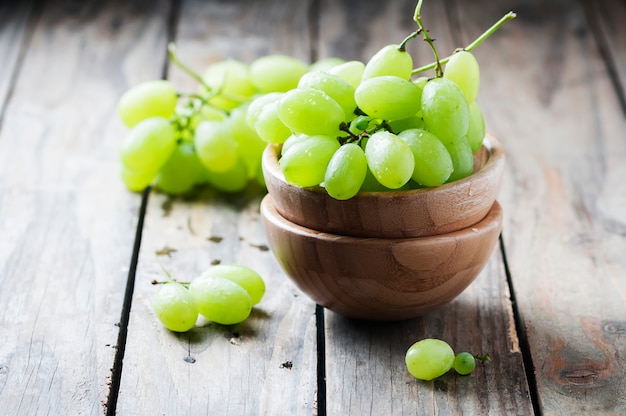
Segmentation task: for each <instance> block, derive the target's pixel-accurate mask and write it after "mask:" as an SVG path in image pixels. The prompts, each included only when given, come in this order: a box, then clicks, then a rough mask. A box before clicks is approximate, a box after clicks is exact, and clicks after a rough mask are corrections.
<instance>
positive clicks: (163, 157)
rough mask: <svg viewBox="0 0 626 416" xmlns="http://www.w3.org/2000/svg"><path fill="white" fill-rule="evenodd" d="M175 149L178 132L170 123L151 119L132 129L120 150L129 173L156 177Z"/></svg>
mask: <svg viewBox="0 0 626 416" xmlns="http://www.w3.org/2000/svg"><path fill="white" fill-rule="evenodd" d="M175 147H176V132H175V131H174V128H173V127H172V124H171V123H170V121H169V120H168V119H166V118H163V117H150V118H147V119H145V120H142V121H140V122H139V123H137V124H136V125H135V126H134V127H133V128H131V129H130V131H129V132H128V134H127V136H126V139H125V140H124V143H123V144H122V148H121V149H120V159H121V162H122V165H123V166H124V167H125V168H127V169H128V170H129V171H133V172H136V173H138V174H147V175H154V176H156V173H157V172H158V171H159V169H161V167H162V166H163V165H164V164H165V162H167V159H169V157H170V155H171V154H172V152H173V151H174V149H175Z"/></svg>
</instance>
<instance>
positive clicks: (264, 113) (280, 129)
mask: <svg viewBox="0 0 626 416" xmlns="http://www.w3.org/2000/svg"><path fill="white" fill-rule="evenodd" d="M278 104H279V101H271V102H269V103H267V104H266V105H265V106H264V107H263V109H262V110H261V112H260V113H259V115H258V117H257V119H256V122H255V123H254V130H255V131H256V132H257V134H258V135H259V137H260V138H261V139H262V140H263V141H265V142H267V143H276V144H279V143H283V142H284V141H285V140H287V138H288V137H289V136H291V130H289V127H287V126H286V125H285V123H283V122H282V121H281V119H280V117H279V116H278Z"/></svg>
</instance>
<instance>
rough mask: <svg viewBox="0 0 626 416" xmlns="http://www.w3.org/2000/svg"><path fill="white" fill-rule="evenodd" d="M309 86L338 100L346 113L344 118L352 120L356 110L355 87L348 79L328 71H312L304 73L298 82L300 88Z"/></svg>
mask: <svg viewBox="0 0 626 416" xmlns="http://www.w3.org/2000/svg"><path fill="white" fill-rule="evenodd" d="M307 87H308V88H314V89H316V90H320V91H323V92H325V93H326V95H328V96H329V97H330V98H332V99H333V100H334V101H335V102H337V104H339V106H340V107H341V108H342V109H343V111H344V113H345V118H344V120H350V119H351V118H353V117H354V110H355V109H356V101H355V100H354V87H353V86H352V85H350V83H348V81H346V80H344V79H343V78H340V77H339V76H337V75H333V74H329V73H328V72H323V71H312V72H308V73H306V74H304V75H303V76H302V78H300V82H298V88H307Z"/></svg>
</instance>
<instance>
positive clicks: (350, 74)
mask: <svg viewBox="0 0 626 416" xmlns="http://www.w3.org/2000/svg"><path fill="white" fill-rule="evenodd" d="M364 70H365V64H364V63H363V62H361V61H348V62H344V63H343V64H340V65H337V66H335V67H333V68H331V69H329V70H328V73H329V74H333V75H337V76H338V77H339V78H342V79H344V80H345V81H347V82H348V83H349V84H350V85H352V87H353V88H355V89H356V87H358V86H359V84H360V83H361V79H362V78H363V71H364Z"/></svg>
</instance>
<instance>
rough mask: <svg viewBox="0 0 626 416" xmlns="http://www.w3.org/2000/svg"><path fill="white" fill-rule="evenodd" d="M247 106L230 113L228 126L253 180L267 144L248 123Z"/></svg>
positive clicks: (227, 121)
mask: <svg viewBox="0 0 626 416" xmlns="http://www.w3.org/2000/svg"><path fill="white" fill-rule="evenodd" d="M247 107H248V106H247V105H245V104H244V105H241V106H239V107H237V108H235V109H233V110H232V111H231V112H230V115H229V117H228V119H227V120H226V125H227V127H228V129H229V130H230V133H231V135H232V136H233V138H234V139H235V142H236V143H237V153H238V154H239V157H241V158H242V159H243V161H244V162H245V164H246V166H247V168H248V177H249V178H252V177H254V175H256V172H257V170H258V168H259V165H260V163H261V155H262V154H263V150H264V149H265V146H267V142H265V141H264V140H263V139H261V138H260V137H259V135H258V133H257V132H256V130H254V129H253V128H252V127H250V125H248V123H247V122H246V118H247V114H248V113H247Z"/></svg>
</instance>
